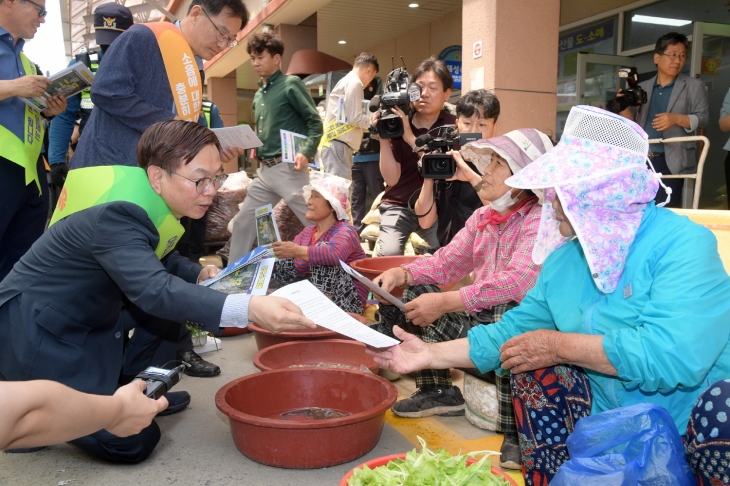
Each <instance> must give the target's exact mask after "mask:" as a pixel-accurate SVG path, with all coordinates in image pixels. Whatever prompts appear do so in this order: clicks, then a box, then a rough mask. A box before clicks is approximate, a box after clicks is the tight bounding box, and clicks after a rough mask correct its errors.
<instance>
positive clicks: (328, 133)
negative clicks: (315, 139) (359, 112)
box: [319, 120, 355, 150]
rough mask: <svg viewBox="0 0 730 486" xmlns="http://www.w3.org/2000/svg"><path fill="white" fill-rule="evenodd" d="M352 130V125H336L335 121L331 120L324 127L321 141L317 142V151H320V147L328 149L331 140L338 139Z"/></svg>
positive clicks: (353, 127)
mask: <svg viewBox="0 0 730 486" xmlns="http://www.w3.org/2000/svg"><path fill="white" fill-rule="evenodd" d="M354 129H355V126H353V125H350V124H348V123H338V122H337V120H332V121H331V122H329V123H328V124H327V126H326V127H324V134H323V135H322V140H320V142H319V150H321V149H322V147H329V146H330V142H331V141H332V140H335V139H337V138H340V137H341V136H343V135H344V134H346V133H349V132H351V131H353V130H354Z"/></svg>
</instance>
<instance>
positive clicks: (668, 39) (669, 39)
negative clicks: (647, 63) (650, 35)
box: [654, 32, 689, 54]
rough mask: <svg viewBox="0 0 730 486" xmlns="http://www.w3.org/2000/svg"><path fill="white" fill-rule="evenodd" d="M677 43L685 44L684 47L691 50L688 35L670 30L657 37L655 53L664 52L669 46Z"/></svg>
mask: <svg viewBox="0 0 730 486" xmlns="http://www.w3.org/2000/svg"><path fill="white" fill-rule="evenodd" d="M675 44H684V47H685V48H686V49H687V50H689V41H688V40H687V36H686V35H684V34H680V33H679V32H670V33H668V34H664V35H663V36H661V37H660V38H659V39H657V41H656V46H654V53H655V54H664V51H666V50H667V48H669V46H673V45H675Z"/></svg>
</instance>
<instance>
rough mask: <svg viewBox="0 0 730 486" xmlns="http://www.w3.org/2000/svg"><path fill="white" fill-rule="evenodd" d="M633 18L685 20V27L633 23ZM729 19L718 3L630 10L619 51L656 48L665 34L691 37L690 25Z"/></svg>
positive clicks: (704, 0)
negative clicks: (640, 16) (636, 16)
mask: <svg viewBox="0 0 730 486" xmlns="http://www.w3.org/2000/svg"><path fill="white" fill-rule="evenodd" d="M634 15H644V16H649V17H659V18H664V19H674V20H684V21H689V22H690V23H688V24H686V25H680V26H676V25H658V24H647V23H643V22H636V21H634V20H633V18H634ZM727 19H730V16H729V15H728V11H727V8H726V7H725V5H724V4H723V2H721V1H718V0H692V1H691V2H690V1H687V0H662V1H661V2H657V3H652V4H650V5H647V6H645V7H641V8H637V9H635V10H629V11H627V12H626V13H625V14H624V42H623V44H624V45H623V46H622V50H624V51H630V50H632V49H636V48H639V47H644V46H648V45H652V46H653V45H654V44H656V40H657V39H658V38H659V37H661V36H663V35H664V34H666V33H668V32H679V33H680V34H685V35H692V22H723V23H725V22H726V21H727Z"/></svg>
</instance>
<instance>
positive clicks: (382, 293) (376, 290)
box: [340, 260, 405, 310]
mask: <svg viewBox="0 0 730 486" xmlns="http://www.w3.org/2000/svg"><path fill="white" fill-rule="evenodd" d="M340 266H341V267H342V268H343V269H344V270H345V272H347V273H348V275H350V276H351V277H354V278H355V279H356V280H357V281H358V282H361V283H363V284H365V286H366V287H367V288H368V289H369V290H370V291H371V292H372V293H373V294H377V295H378V296H379V297H382V298H383V299H384V300H385V301H387V302H388V303H390V304H392V305H394V306H396V307H398V308H399V309H400V310H405V309H404V307H403V301H401V300H400V299H399V298H398V297H395V296H394V295H391V294H390V293H389V292H388V291H387V290H385V289H384V288H382V287H380V286H378V285H376V284H375V282H373V281H372V280H370V279H369V278H367V277H365V276H364V275H362V274H360V272H358V271H357V270H355V269H354V268H352V267H351V266H350V265H348V264H347V263H345V262H343V261H342V260H340ZM391 288H392V286H391Z"/></svg>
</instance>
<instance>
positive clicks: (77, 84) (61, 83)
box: [20, 62, 94, 111]
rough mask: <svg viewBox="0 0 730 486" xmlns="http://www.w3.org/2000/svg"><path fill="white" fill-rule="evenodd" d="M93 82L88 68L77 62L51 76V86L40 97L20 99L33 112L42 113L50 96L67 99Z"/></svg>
mask: <svg viewBox="0 0 730 486" xmlns="http://www.w3.org/2000/svg"><path fill="white" fill-rule="evenodd" d="M93 81H94V75H93V74H91V71H89V68H87V67H86V65H84V63H82V62H77V63H75V64H72V65H71V66H69V67H67V68H66V69H64V70H63V71H61V72H59V73H56V74H54V75H53V76H51V84H49V85H48V88H46V92H45V93H43V94H42V95H41V96H38V97H37V98H20V99H21V100H23V101H24V102H25V104H27V105H29V106H30V107H31V108H33V109H34V110H36V111H43V110H45V109H46V108H48V103H46V100H47V99H48V98H50V97H51V96H56V95H63V96H65V97H67V98H68V97H69V96H73V95H75V94H76V93H80V92H82V91H83V90H85V89H86V88H88V87H90V86H91V83H92V82H93Z"/></svg>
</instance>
